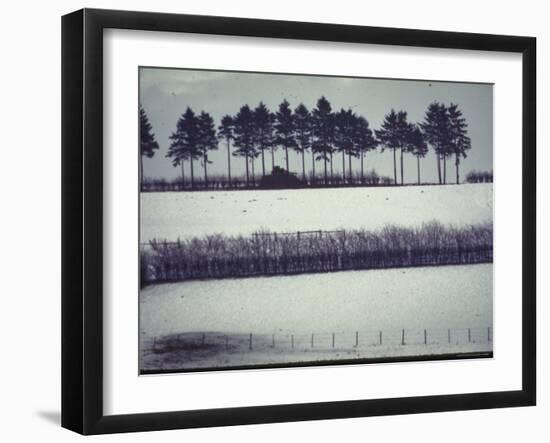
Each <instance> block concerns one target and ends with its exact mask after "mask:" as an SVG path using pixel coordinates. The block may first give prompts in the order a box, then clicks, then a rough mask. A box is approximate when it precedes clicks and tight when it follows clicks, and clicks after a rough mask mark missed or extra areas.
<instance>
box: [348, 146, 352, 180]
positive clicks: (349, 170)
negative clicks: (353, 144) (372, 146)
mask: <svg viewBox="0 0 550 443" xmlns="http://www.w3.org/2000/svg"><path fill="white" fill-rule="evenodd" d="M348 163H349V168H348V177H349V184H350V185H353V176H352V174H351V153H350V154H348Z"/></svg>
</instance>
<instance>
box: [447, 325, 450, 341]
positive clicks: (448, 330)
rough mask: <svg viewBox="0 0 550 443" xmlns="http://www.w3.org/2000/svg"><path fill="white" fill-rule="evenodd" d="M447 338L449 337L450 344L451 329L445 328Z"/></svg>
mask: <svg viewBox="0 0 550 443" xmlns="http://www.w3.org/2000/svg"><path fill="white" fill-rule="evenodd" d="M447 338H448V339H449V344H451V330H450V329H447Z"/></svg>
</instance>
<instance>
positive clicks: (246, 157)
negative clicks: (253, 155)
mask: <svg viewBox="0 0 550 443" xmlns="http://www.w3.org/2000/svg"><path fill="white" fill-rule="evenodd" d="M244 159H245V165H246V166H245V169H246V187H247V188H248V186H249V184H250V182H249V178H248V153H246V154H245V155H244Z"/></svg>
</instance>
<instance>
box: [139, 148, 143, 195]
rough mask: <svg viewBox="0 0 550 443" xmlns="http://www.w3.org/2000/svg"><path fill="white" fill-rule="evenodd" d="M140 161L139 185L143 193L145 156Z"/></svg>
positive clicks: (141, 156)
mask: <svg viewBox="0 0 550 443" xmlns="http://www.w3.org/2000/svg"><path fill="white" fill-rule="evenodd" d="M139 159H140V161H139V185H140V189H141V190H142V191H143V155H140V156H139Z"/></svg>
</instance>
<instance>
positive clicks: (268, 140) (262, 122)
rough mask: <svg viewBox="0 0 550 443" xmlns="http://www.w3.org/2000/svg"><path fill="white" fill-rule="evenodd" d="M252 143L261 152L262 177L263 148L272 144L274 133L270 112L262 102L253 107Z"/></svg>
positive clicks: (267, 147)
mask: <svg viewBox="0 0 550 443" xmlns="http://www.w3.org/2000/svg"><path fill="white" fill-rule="evenodd" d="M254 144H255V146H256V152H257V153H260V154H261V157H262V177H265V150H266V149H269V148H271V147H272V145H273V144H274V135H273V124H272V119H271V113H270V112H269V110H268V109H267V107H266V106H265V105H264V104H263V103H262V102H260V104H259V105H258V106H257V107H256V109H254ZM272 166H273V165H272Z"/></svg>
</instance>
